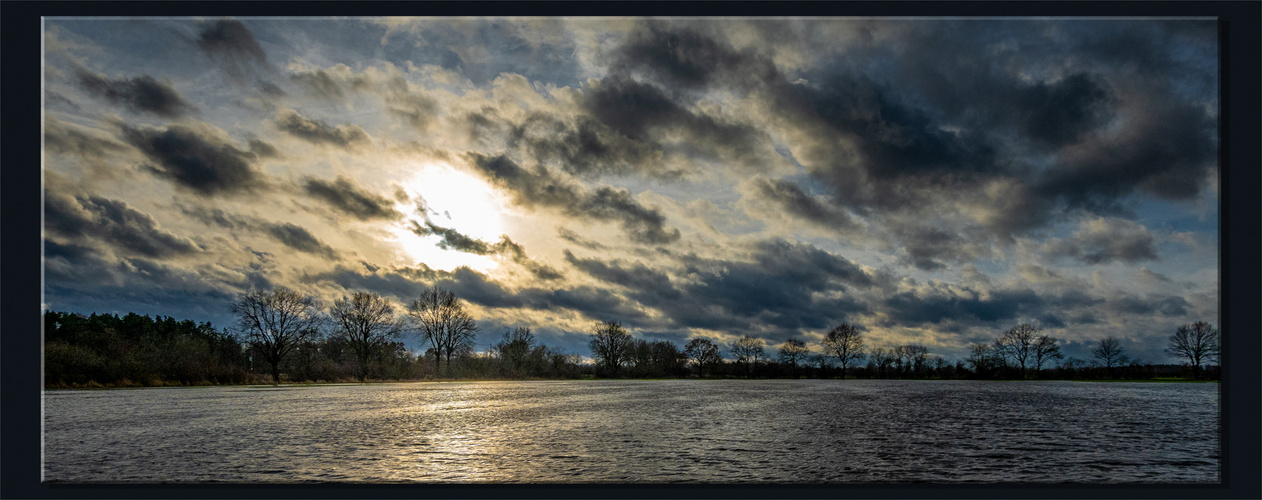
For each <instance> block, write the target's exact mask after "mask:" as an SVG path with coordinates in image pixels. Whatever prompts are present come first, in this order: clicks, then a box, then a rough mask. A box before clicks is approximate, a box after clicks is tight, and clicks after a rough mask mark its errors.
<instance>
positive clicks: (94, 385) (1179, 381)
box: [42, 378, 1221, 392]
mask: <svg viewBox="0 0 1262 500" xmlns="http://www.w3.org/2000/svg"><path fill="white" fill-rule="evenodd" d="M668 380H687V381H698V382H699V381H719V380H821V381H822V380H836V381H841V380H847V381H874V380H889V381H918V382H952V381H957V382H1082V383H1106V384H1116V383H1141V384H1142V383H1148V384H1209V383H1214V384H1217V383H1220V382H1221V381H1220V380H1195V379H1183V378H1157V379H1098V380H1089V379H1037V380H1034V379H1030V380H1021V379H994V380H990V379H943V378H933V379H911V378H871V379H868V378H846V379H840V378H831V379H821V378H810V379H807V378H799V379H792V378H760V379H745V378H531V379H508V378H503V379H496V378H486V379H422V380H366V381H345V382H342V381H335V382H326V381H315V382H283V383H280V384H266V383H243V384H212V383H207V384H178V383H164V384H162V385H142V384H99V383H92V384H86V385H79V386H59V387H48V386H46V387H43V388H42V390H43V391H45V392H47V391H99V390H120V389H198V388H215V387H243V388H259V389H268V388H274V389H284V388H301V387H330V386H352V385H378V384H408V383H476V382H564V381H574V382H586V381H626V382H662V381H668Z"/></svg>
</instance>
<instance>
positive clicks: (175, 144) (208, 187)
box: [119, 124, 264, 196]
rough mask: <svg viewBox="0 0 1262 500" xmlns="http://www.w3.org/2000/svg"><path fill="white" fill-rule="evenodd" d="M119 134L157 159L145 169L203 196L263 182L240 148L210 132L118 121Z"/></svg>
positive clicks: (238, 190) (242, 189)
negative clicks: (119, 122) (161, 127)
mask: <svg viewBox="0 0 1262 500" xmlns="http://www.w3.org/2000/svg"><path fill="white" fill-rule="evenodd" d="M119 128H120V130H121V132H122V138H123V140H125V141H126V142H127V143H129V144H131V145H132V146H134V147H135V148H136V149H139V150H140V151H141V152H142V153H144V154H145V156H146V157H148V158H149V159H150V160H152V161H154V162H156V163H157V165H156V166H151V167H148V170H149V171H151V172H153V173H154V174H157V175H158V176H159V177H162V178H165V179H167V180H170V181H173V182H175V183H176V185H178V186H181V187H184V188H188V189H191V190H192V191H193V192H195V193H197V194H199V195H202V196H212V195H218V194H237V193H241V192H246V191H252V190H255V189H258V188H260V187H261V186H263V185H264V180H263V176H262V175H261V174H259V173H258V172H256V171H255V170H254V169H253V168H252V167H251V166H250V162H251V160H253V159H254V158H255V155H254V154H253V153H250V152H247V151H242V150H239V149H237V148H236V147H234V146H232V145H231V144H228V143H226V142H223V141H221V140H219V139H217V138H214V137H212V136H210V135H206V134H203V133H200V132H198V131H196V130H194V129H192V128H189V127H185V126H183V125H171V126H169V127H167V128H166V129H165V130H163V129H157V128H152V127H144V128H139V129H137V128H132V127H130V126H128V125H125V124H119Z"/></svg>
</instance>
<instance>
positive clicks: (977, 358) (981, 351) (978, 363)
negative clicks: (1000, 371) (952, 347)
mask: <svg viewBox="0 0 1262 500" xmlns="http://www.w3.org/2000/svg"><path fill="white" fill-rule="evenodd" d="M1002 359H1003V358H1002V356H997V355H996V354H995V351H994V349H992V348H991V346H989V345H987V344H969V346H968V364H969V366H970V367H972V370H973V373H974V374H975V375H976V376H977V377H979V378H991V377H993V376H994V375H995V370H996V369H997V368H999V367H1000V366H1001V365H1002Z"/></svg>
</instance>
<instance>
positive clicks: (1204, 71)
mask: <svg viewBox="0 0 1262 500" xmlns="http://www.w3.org/2000/svg"><path fill="white" fill-rule="evenodd" d="M1217 37H1218V33H1217V26H1216V23H1215V21H1214V20H1212V19H1210V20H1203V19H1202V20H1198V19H1177V20H1152V19H1087V20H1083V19H1078V20H1063V19H1004V20H996V19H864V18H744V19H736V18H724V19H684V18H653V19H648V18H337V19H312V18H308V19H279V18H274V19H269V18H143V19H123V18H45V21H44V39H43V50H44V75H43V76H44V92H43V105H44V117H43V140H44V145H43V147H44V156H43V183H44V184H43V185H44V192H43V197H44V198H43V200H44V201H43V221H44V223H43V242H44V249H43V251H44V269H43V279H44V288H43V291H44V297H43V306H44V308H46V309H49V310H57V311H75V312H82V313H85V314H86V313H91V312H98V313H118V314H125V313H127V312H137V313H140V314H149V315H155V314H157V315H164V316H174V317H176V318H178V319H193V320H197V321H210V322H212V323H213V324H215V325H216V326H231V325H232V323H233V317H232V315H231V313H230V312H229V304H230V303H231V302H232V301H233V300H234V298H235V297H237V296H238V295H240V294H242V293H244V292H247V291H249V290H252V289H271V288H273V287H276V286H287V287H290V288H293V289H296V290H299V291H301V292H303V293H307V294H310V295H313V296H315V297H317V298H318V299H319V300H321V301H322V302H323V303H324V304H331V303H332V301H334V300H336V299H338V298H341V297H343V296H345V295H349V294H350V293H353V292H355V291H370V292H374V293H377V294H380V295H382V296H384V297H387V298H388V299H390V300H392V301H394V302H395V303H396V304H397V305H398V308H399V310H400V311H402V309H403V305H404V304H406V303H407V302H409V301H411V300H412V299H414V298H415V297H416V296H417V295H418V294H419V293H420V291H421V290H422V289H424V288H426V287H429V286H439V287H442V288H445V289H448V290H451V291H452V292H454V293H455V294H456V295H457V296H459V297H460V298H462V299H464V300H465V301H467V304H468V306H469V308H470V309H471V311H472V312H473V314H474V317H475V318H476V319H477V321H478V324H479V326H480V327H481V331H480V333H479V336H478V348H479V349H485V348H487V347H489V346H490V345H491V344H493V343H494V342H496V341H497V340H498V339H499V338H500V337H501V336H502V335H503V333H504V332H505V331H506V330H507V329H509V328H511V327H513V326H529V327H531V328H532V329H533V330H534V332H535V333H536V334H537V335H538V337H539V338H540V341H541V342H542V343H544V344H547V345H549V346H553V347H558V348H561V349H563V350H566V351H569V352H572V353H577V354H582V355H590V352H589V351H588V348H587V341H588V339H589V337H590V333H589V332H590V331H591V329H592V326H593V325H594V324H595V323H597V322H599V321H619V322H621V323H622V324H623V326H624V327H626V328H627V329H628V331H629V332H630V333H631V334H632V335H633V336H635V337H637V338H645V339H649V340H659V339H660V340H670V341H673V342H675V343H676V344H677V345H681V346H682V345H683V344H684V343H685V342H687V340H688V339H689V338H693V337H708V338H711V339H713V340H715V341H717V342H720V343H722V344H725V345H726V344H730V343H731V342H733V341H735V340H736V339H738V338H740V337H741V336H744V335H752V336H754V337H757V338H761V339H763V340H765V341H766V342H767V343H768V344H769V346H775V345H778V344H780V343H781V342H784V341H785V340H787V339H789V338H797V339H800V340H803V341H804V342H806V344H807V345H808V347H811V348H813V349H815V350H817V351H818V350H819V342H820V340H822V338H823V335H824V334H825V333H827V331H828V330H829V329H831V328H832V327H834V326H836V325H838V324H840V323H842V322H846V323H851V324H854V325H857V326H858V327H859V328H860V331H861V332H862V333H863V334H864V336H865V338H866V340H867V344H868V346H870V347H875V346H882V347H892V346H895V345H900V344H913V343H914V344H921V345H925V346H926V347H928V348H929V351H930V352H931V353H932V354H936V355H939V356H943V357H946V358H947V359H961V358H963V357H965V356H966V351H967V346H968V345H969V344H971V343H978V342H982V343H989V342H991V341H993V340H994V339H995V338H996V337H998V336H999V335H1000V334H1001V333H1002V332H1003V331H1004V330H1006V329H1009V328H1011V327H1013V326H1015V325H1017V324H1019V323H1030V324H1033V325H1036V326H1038V327H1040V328H1042V329H1043V330H1044V332H1045V333H1046V334H1048V335H1050V336H1052V337H1054V338H1057V339H1059V340H1060V341H1061V343H1062V350H1063V352H1064V353H1065V354H1066V355H1067V356H1073V357H1077V358H1079V359H1088V358H1090V352H1089V351H1090V348H1091V347H1093V346H1094V345H1095V344H1096V343H1097V342H1098V341H1099V340H1100V339H1102V338H1104V337H1108V336H1114V337H1118V338H1119V339H1121V340H1122V345H1123V347H1125V348H1126V349H1127V350H1128V352H1129V353H1130V354H1131V356H1132V357H1133V358H1137V359H1139V360H1142V361H1146V362H1158V363H1161V362H1173V361H1174V360H1173V359H1171V358H1168V357H1166V356H1165V355H1164V354H1163V353H1162V349H1163V348H1164V346H1165V339H1166V338H1167V337H1168V336H1169V335H1170V334H1171V333H1173V332H1174V330H1175V328H1176V327H1178V326H1179V325H1182V324H1185V323H1190V322H1194V321H1208V322H1210V323H1213V324H1215V325H1217V324H1218V322H1219V317H1218V304H1219V300H1220V297H1219V291H1218V288H1219V275H1218V263H1219V261H1218V250H1219V246H1218V245H1219V232H1218V222H1219V220H1218V216H1219V209H1218V207H1219V195H1218V173H1219V166H1218V132H1219V131H1218V107H1219V100H1218V86H1219V80H1218V63H1217V61H1218V46H1217ZM407 342H408V344H409V345H411V346H412V347H415V348H420V342H419V341H417V340H416V339H414V338H413V339H408V340H407ZM769 351H774V349H773V348H772V349H769Z"/></svg>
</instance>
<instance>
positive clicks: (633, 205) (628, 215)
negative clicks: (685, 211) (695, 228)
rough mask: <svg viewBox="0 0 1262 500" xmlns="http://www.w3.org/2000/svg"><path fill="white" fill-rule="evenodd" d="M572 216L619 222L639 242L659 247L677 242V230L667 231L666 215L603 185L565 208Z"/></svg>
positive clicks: (618, 190) (627, 194)
mask: <svg viewBox="0 0 1262 500" xmlns="http://www.w3.org/2000/svg"><path fill="white" fill-rule="evenodd" d="M567 211H568V212H569V213H570V214H571V215H577V216H588V217H595V218H597V219H606V220H619V221H621V222H622V227H623V229H625V230H626V231H627V233H628V234H630V235H631V239H632V240H634V241H636V242H638V243H653V244H662V243H670V242H673V241H675V240H678V239H679V230H678V229H666V227H665V225H666V216H665V215H662V213H661V212H660V211H658V210H657V209H654V208H647V207H645V206H643V205H640V203H639V202H637V201H635V200H634V199H633V198H631V193H630V192H629V191H627V190H625V189H617V188H612V187H609V186H603V187H601V188H599V189H597V190H596V192H595V193H592V194H591V195H590V196H587V197H586V198H584V199H582V200H579V201H578V203H575V204H572V205H570V206H569V207H567Z"/></svg>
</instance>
